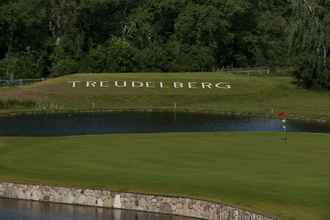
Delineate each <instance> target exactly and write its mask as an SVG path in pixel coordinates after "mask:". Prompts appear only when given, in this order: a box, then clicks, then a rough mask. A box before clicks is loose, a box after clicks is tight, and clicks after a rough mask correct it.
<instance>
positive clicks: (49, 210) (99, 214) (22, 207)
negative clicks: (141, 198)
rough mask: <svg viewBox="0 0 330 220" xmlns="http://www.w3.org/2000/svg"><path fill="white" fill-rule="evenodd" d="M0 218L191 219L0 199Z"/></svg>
mask: <svg viewBox="0 0 330 220" xmlns="http://www.w3.org/2000/svg"><path fill="white" fill-rule="evenodd" d="M0 219H1V220H193V219H192V218H187V217H180V216H172V215H162V214H153V213H145V212H135V211H124V210H118V209H103V208H95V207H83V206H72V205H59V204H50V203H38V202H31V201H19V200H8V199H0Z"/></svg>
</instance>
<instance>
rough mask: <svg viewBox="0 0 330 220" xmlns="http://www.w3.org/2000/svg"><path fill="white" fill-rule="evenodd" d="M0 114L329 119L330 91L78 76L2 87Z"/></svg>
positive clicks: (211, 77) (245, 79)
mask: <svg viewBox="0 0 330 220" xmlns="http://www.w3.org/2000/svg"><path fill="white" fill-rule="evenodd" d="M89 80H91V81H98V82H99V81H108V82H113V81H115V80H118V81H121V82H122V81H125V80H126V81H133V80H136V81H143V82H164V83H165V84H166V83H173V82H183V83H185V84H186V83H188V82H197V83H201V82H210V83H214V84H215V83H217V82H225V83H229V84H230V85H231V89H216V88H213V89H208V88H205V89H203V88H201V87H197V88H195V89H189V88H187V86H185V87H184V88H179V89H175V88H167V89H166V88H163V89H161V88H158V87H157V88H146V87H143V88H131V87H129V86H127V88H113V87H109V88H100V87H96V88H86V87H85V86H77V87H76V88H72V85H71V83H69V82H71V81H82V82H86V81H89ZM0 94H1V96H0V114H1V113H2V114H8V113H18V112H26V111H46V112H49V111H51V112H53V111H107V110H119V111H121V110H122V111H126V110H141V111H142V110H157V111H159V110H162V111H163V110H164V111H173V109H174V106H176V110H177V111H190V112H212V113H224V112H225V113H228V112H229V113H238V114H258V115H259V114H261V115H267V116H273V115H274V114H275V113H276V112H278V111H286V112H288V113H289V117H296V118H303V119H315V120H322V121H330V92H329V91H310V90H305V89H302V88H298V87H297V86H296V85H295V84H294V83H293V79H292V78H291V77H271V76H248V75H237V74H230V73H120V74H74V75H69V76H64V77H59V78H54V79H49V80H46V81H43V82H40V83H35V84H32V85H28V86H22V87H15V88H0Z"/></svg>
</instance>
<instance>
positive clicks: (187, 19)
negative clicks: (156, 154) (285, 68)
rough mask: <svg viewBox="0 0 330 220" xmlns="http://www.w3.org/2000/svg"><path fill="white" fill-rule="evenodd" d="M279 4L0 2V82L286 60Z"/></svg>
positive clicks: (283, 5) (273, 0)
mask: <svg viewBox="0 0 330 220" xmlns="http://www.w3.org/2000/svg"><path fill="white" fill-rule="evenodd" d="M287 5H288V2H287V0H259V1H255V0H228V1H223V0H134V1H133V0H47V1H45V0H2V1H0V32H1V35H0V77H1V78H9V77H10V76H12V77H13V76H14V77H16V78H19V77H25V78H26V77H40V76H48V75H60V74H68V73H74V72H129V71H164V72H166V71H210V70H214V69H218V68H222V67H245V66H265V65H268V66H269V65H274V66H275V65H283V64H286V62H287V56H286V50H287V42H286V34H285V31H286V26H287V23H288V22H287V21H288V17H287Z"/></svg>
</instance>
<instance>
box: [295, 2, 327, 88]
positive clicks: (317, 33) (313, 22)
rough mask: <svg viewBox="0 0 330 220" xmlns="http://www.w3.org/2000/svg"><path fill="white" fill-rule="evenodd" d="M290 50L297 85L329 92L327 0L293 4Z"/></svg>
mask: <svg viewBox="0 0 330 220" xmlns="http://www.w3.org/2000/svg"><path fill="white" fill-rule="evenodd" d="M292 3H293V4H292V5H293V21H292V27H291V49H292V52H293V54H294V55H296V57H297V59H296V63H297V66H298V70H297V71H296V77H297V79H298V83H299V84H301V85H303V86H304V87H307V88H310V87H323V88H328V89H330V57H329V53H330V0H309V1H307V0H292Z"/></svg>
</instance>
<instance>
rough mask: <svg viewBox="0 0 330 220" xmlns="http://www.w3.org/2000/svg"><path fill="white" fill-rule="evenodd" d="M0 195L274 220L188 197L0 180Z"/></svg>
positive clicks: (196, 215) (224, 219) (208, 216)
mask: <svg viewBox="0 0 330 220" xmlns="http://www.w3.org/2000/svg"><path fill="white" fill-rule="evenodd" d="M0 198H6V199H19V200H30V201H39V202H50V203H58V204H71V205H81V206H92V207H102V208H114V209H124V210H134V211H145V212H152V213H160V214H171V215H178V216H186V217H193V218H198V219H208V220H219V219H221V220H231V219H250V220H275V218H274V217H271V216H267V215H264V214H261V213H257V212H253V211H248V210H243V209H241V208H237V207H233V206H231V205H226V204H223V203H219V202H212V201H206V200H197V199H192V198H188V197H176V196H168V195H153V194H144V193H135V192H114V191H111V190H94V189H81V188H80V189H78V188H66V187H55V186H43V185H26V184H17V183H7V182H2V183H1V182H0Z"/></svg>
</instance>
